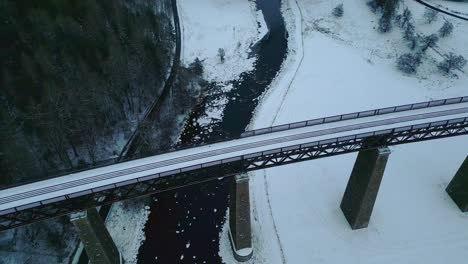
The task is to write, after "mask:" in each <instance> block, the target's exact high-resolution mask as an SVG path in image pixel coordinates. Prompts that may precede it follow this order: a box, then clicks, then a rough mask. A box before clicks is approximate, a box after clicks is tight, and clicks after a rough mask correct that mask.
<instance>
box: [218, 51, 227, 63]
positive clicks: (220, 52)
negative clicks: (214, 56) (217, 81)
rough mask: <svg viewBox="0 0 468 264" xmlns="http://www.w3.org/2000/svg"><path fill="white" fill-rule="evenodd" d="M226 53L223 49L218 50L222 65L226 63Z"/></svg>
mask: <svg viewBox="0 0 468 264" xmlns="http://www.w3.org/2000/svg"><path fill="white" fill-rule="evenodd" d="M225 55H226V53H225V52H224V49H223V48H219V49H218V57H219V60H220V61H221V63H224V57H225Z"/></svg>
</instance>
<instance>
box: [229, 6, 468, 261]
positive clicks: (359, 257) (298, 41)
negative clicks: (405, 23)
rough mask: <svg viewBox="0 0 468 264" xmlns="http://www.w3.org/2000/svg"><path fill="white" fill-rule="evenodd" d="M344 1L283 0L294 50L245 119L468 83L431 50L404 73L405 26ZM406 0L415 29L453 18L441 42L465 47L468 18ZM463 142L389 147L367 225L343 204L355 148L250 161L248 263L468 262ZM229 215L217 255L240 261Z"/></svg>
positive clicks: (424, 94)
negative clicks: (460, 179) (459, 182)
mask: <svg viewBox="0 0 468 264" xmlns="http://www.w3.org/2000/svg"><path fill="white" fill-rule="evenodd" d="M342 2H343V1H336V0H332V1H323V0H300V1H296V0H285V1H283V5H284V6H283V15H284V16H285V21H286V24H287V28H288V31H289V33H290V34H289V39H288V43H289V49H290V50H289V54H288V58H287V61H286V62H285V64H284V65H283V69H282V71H281V72H280V73H279V74H278V76H277V78H276V80H274V82H273V83H272V85H271V87H270V89H269V90H268V92H266V93H265V94H264V96H263V97H262V100H261V102H260V105H259V107H257V109H256V112H255V118H254V119H253V120H252V122H251V125H250V128H252V129H254V128H260V127H266V126H271V125H277V124H282V123H289V122H294V121H300V120H306V119H311V118H317V117H321V116H329V115H335V114H339V113H346V112H354V111H359V110H361V109H372V108H378V107H382V106H389V105H398V104H405V103H410V102H417V101H425V100H430V99H439V98H444V97H456V96H464V95H466V94H468V87H467V84H468V75H467V74H466V72H467V70H466V68H465V73H462V72H457V73H456V74H457V75H458V78H452V77H448V76H443V75H441V74H440V73H439V72H438V71H437V67H436V66H435V63H436V62H438V61H441V60H442V59H441V57H440V56H439V55H438V54H436V53H435V52H432V51H429V52H428V53H427V54H426V56H425V57H424V59H423V64H422V66H421V67H420V69H419V72H418V74H416V75H405V74H402V73H400V72H399V71H398V70H397V69H396V67H395V60H396V58H397V57H398V56H399V55H401V54H403V53H406V52H409V49H408V48H407V47H406V45H405V43H404V42H403V40H402V38H401V32H400V29H399V28H397V27H394V29H393V31H392V32H390V33H388V34H384V35H383V34H380V33H378V32H377V31H376V30H375V29H374V27H376V23H377V21H378V17H377V16H376V15H374V14H373V13H371V12H370V11H369V9H368V8H367V6H366V5H365V1H346V2H344V16H343V17H342V18H341V19H336V18H334V17H333V16H332V15H331V11H332V9H333V8H334V7H335V6H336V5H338V4H339V3H342ZM403 6H408V7H409V8H410V10H411V11H412V12H413V16H414V18H415V26H416V30H417V31H418V32H419V33H424V34H428V33H434V32H436V31H437V30H438V29H439V28H440V26H441V25H442V24H443V22H444V20H445V19H447V20H449V21H451V22H452V23H453V24H454V25H455V29H454V34H453V35H452V36H451V37H449V38H445V39H441V40H440V42H439V43H438V48H437V49H438V50H439V51H440V52H443V53H447V52H449V51H452V52H454V53H456V54H461V55H463V56H464V57H465V58H467V57H468V49H467V48H466V43H468V23H466V22H465V21H461V20H458V19H455V18H451V17H449V16H445V15H439V19H438V20H437V21H436V22H434V23H433V24H431V25H426V24H424V23H423V21H422V18H421V17H422V14H423V12H424V7H423V6H421V5H419V4H417V3H416V2H413V1H404V2H403ZM440 17H443V19H440ZM293 32H295V34H292V33H293ZM302 52H304V55H303V58H302ZM296 71H297V72H296ZM272 113H274V114H272ZM467 149H468V139H467V137H466V136H461V137H455V138H449V139H441V140H435V141H429V142H421V143H414V144H409V145H401V146H395V147H391V151H392V154H391V155H390V158H389V161H388V164H387V168H386V171H385V174H384V177H383V181H382V184H381V187H380V191H379V194H378V197H377V201H376V204H375V207H374V211H373V214H372V217H371V221H370V224H369V227H368V228H366V229H362V230H357V231H353V230H351V228H350V227H349V224H348V223H347V221H346V219H345V217H344V215H343V214H342V212H341V209H340V208H339V204H340V202H341V199H342V196H343V193H344V190H345V187H346V184H347V181H348V179H349V175H350V173H351V170H352V167H353V165H354V161H355V159H356V156H357V154H356V153H354V154H347V155H341V156H337V157H330V158H325V159H319V160H315V161H309V162H301V163H296V164H293V165H287V166H281V167H275V168H272V169H266V170H262V171H257V172H254V173H252V175H251V176H252V177H251V180H250V199H251V216H252V217H251V221H252V232H253V246H254V248H253V251H254V255H253V258H252V259H251V260H250V261H249V262H247V263H257V264H258V263H268V264H270V263H271V264H274V263H299V264H301V263H385V264H387V263H389V264H390V263H408V264H409V263H464V262H465V260H466V259H467V257H468V251H467V250H466V249H467V248H468V229H467V228H466V227H467V225H468V215H467V214H463V213H461V212H460V210H459V209H458V207H457V206H456V205H455V204H454V203H453V201H452V200H451V198H450V197H449V196H448V195H447V194H446V192H445V187H446V186H447V184H448V183H449V181H450V180H451V178H452V177H453V176H454V175H455V172H456V171H457V169H458V168H459V167H460V165H461V163H462V162H463V160H464V159H465V158H466V157H467V154H468V153H467ZM227 225H228V223H227V221H226V224H225V225H224V227H223V231H222V232H221V233H220V236H221V245H220V256H221V257H222V258H223V261H224V262H225V263H237V262H236V261H235V260H234V258H233V256H232V249H231V246H230V244H229V243H230V242H229V239H228V226H227Z"/></svg>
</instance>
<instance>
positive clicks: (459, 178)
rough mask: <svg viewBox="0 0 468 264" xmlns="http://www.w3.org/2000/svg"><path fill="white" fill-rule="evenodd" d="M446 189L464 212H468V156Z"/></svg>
mask: <svg viewBox="0 0 468 264" xmlns="http://www.w3.org/2000/svg"><path fill="white" fill-rule="evenodd" d="M445 190H446V191H447V193H448V195H449V196H450V197H451V198H452V200H453V201H454V202H455V203H456V204H457V206H458V207H459V208H460V210H461V211H462V212H468V157H466V159H465V161H464V162H463V164H462V165H461V167H460V168H459V169H458V171H457V173H456V174H455V176H454V177H453V179H452V181H450V183H449V185H448V186H447V188H446V189H445Z"/></svg>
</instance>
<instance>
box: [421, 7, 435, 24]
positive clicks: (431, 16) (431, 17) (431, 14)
mask: <svg viewBox="0 0 468 264" xmlns="http://www.w3.org/2000/svg"><path fill="white" fill-rule="evenodd" d="M423 17H424V21H425V22H426V23H427V24H431V23H432V22H434V21H436V20H437V11H436V10H434V9H432V8H428V7H426V11H424V15H423Z"/></svg>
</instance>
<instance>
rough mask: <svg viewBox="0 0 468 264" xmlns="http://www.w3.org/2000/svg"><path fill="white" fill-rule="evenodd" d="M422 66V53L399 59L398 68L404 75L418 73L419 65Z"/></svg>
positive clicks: (403, 56)
mask: <svg viewBox="0 0 468 264" xmlns="http://www.w3.org/2000/svg"><path fill="white" fill-rule="evenodd" d="M420 64H421V53H416V54H411V53H406V54H403V55H401V56H400V57H398V59H397V67H398V69H399V70H400V71H402V72H404V73H408V74H411V73H416V71H417V69H418V67H419V65H420Z"/></svg>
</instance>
